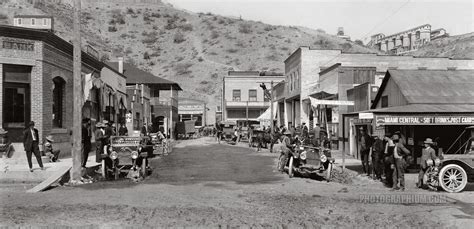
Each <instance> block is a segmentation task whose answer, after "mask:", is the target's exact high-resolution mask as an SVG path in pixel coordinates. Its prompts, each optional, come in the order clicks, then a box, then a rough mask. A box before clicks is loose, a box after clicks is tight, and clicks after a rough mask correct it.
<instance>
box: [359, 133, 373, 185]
mask: <svg viewBox="0 0 474 229" xmlns="http://www.w3.org/2000/svg"><path fill="white" fill-rule="evenodd" d="M359 146H360V156H361V160H362V170H363V171H364V173H366V174H367V176H370V167H369V153H370V147H371V139H370V136H369V135H368V134H367V132H365V130H364V129H363V128H362V127H361V128H360V137H359Z"/></svg>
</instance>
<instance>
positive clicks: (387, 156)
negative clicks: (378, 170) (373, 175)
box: [384, 134, 395, 188]
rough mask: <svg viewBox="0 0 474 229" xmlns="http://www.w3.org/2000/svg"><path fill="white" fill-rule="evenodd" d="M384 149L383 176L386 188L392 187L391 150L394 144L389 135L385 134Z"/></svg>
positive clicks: (392, 164)
mask: <svg viewBox="0 0 474 229" xmlns="http://www.w3.org/2000/svg"><path fill="white" fill-rule="evenodd" d="M384 141H385V149H384V165H385V166H384V174H385V185H386V186H387V187H390V188H391V187H393V169H394V168H395V166H394V164H395V162H394V159H393V149H394V148H395V144H394V143H393V141H392V138H391V136H390V134H386V135H385V138H384Z"/></svg>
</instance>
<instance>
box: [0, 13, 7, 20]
mask: <svg viewBox="0 0 474 229" xmlns="http://www.w3.org/2000/svg"><path fill="white" fill-rule="evenodd" d="M6 19H8V16H7V15H5V14H0V20H6Z"/></svg>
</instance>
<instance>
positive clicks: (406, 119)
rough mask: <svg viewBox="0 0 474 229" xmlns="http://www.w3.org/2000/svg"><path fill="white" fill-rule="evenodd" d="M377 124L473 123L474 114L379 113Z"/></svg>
mask: <svg viewBox="0 0 474 229" xmlns="http://www.w3.org/2000/svg"><path fill="white" fill-rule="evenodd" d="M375 124H376V125H377V126H380V125H448V124H450V125H453V124H458V125H472V124H474V116H394V115H393V116H392V115H377V117H376V119H375Z"/></svg>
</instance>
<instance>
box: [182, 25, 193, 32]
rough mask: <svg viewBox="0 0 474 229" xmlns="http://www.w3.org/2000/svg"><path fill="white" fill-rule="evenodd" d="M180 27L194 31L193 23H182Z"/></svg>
mask: <svg viewBox="0 0 474 229" xmlns="http://www.w3.org/2000/svg"><path fill="white" fill-rule="evenodd" d="M180 28H181V30H183V31H193V25H191V24H184V25H181V26H180Z"/></svg>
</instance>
